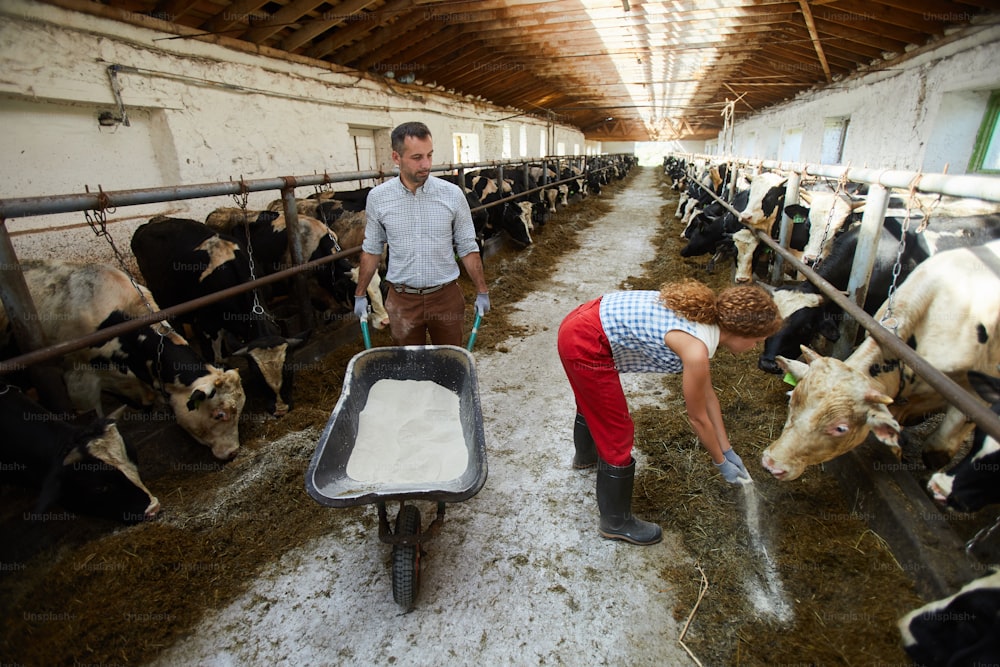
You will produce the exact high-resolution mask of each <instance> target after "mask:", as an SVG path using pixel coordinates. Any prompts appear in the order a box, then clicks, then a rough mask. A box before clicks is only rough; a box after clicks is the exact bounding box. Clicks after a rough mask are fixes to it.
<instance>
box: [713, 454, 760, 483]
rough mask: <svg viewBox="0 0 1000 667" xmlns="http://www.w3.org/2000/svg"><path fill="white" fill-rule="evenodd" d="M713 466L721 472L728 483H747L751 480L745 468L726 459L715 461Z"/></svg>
mask: <svg viewBox="0 0 1000 667" xmlns="http://www.w3.org/2000/svg"><path fill="white" fill-rule="evenodd" d="M715 467H716V468H718V469H719V472H720V473H722V476H723V477H724V478H725V480H726V481H727V482H729V483H730V484H747V483H748V482H750V481H752V480H751V479H750V475H749V474H748V473H747V471H746V468H741V467H740V466H738V465H736V464H735V463H733V462H732V461H729V460H728V459H727V460H724V461H723V462H722V463H716V464H715Z"/></svg>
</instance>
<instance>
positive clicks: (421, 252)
mask: <svg viewBox="0 0 1000 667" xmlns="http://www.w3.org/2000/svg"><path fill="white" fill-rule="evenodd" d="M365 214H366V216H367V223H366V226H365V240H364V242H363V243H362V244H361V249H362V250H364V251H365V252H367V253H371V254H373V255H380V254H382V250H383V247H384V245H385V244H388V245H389V266H388V270H387V271H386V280H388V281H389V282H391V283H395V284H397V285H399V284H402V285H407V286H409V287H417V288H424V287H433V286H435V285H442V284H444V283H448V282H451V281H452V280H455V279H456V278H458V275H459V269H458V262H456V261H455V255H456V254H457V255H458V256H459V257H464V256H465V255H467V254H469V253H470V252H479V245H478V244H477V243H476V230H475V227H474V226H473V224H472V213H471V211H470V210H469V202H468V200H467V199H466V198H465V193H464V192H462V190H461V188H459V187H458V186H457V185H455V184H453V183H449V182H448V181H445V180H442V179H440V178H435V177H434V176H433V175H432V176H430V177H428V179H427V181H426V182H425V183H424V184H423V185H422V186H420V187H419V188H417V191H416V193H413V192H410V191H409V190H408V189H407V188H406V186H405V185H403V183H402V181H400V180H399V177H398V176H397V177H395V178H393V179H391V180H388V181H386V182H385V183H382V184H381V185H378V186H376V187H374V188H372V190H371V192H369V193H368V201H367V206H366V209H365Z"/></svg>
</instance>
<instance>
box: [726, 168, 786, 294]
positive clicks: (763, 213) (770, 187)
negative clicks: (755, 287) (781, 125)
mask: <svg viewBox="0 0 1000 667" xmlns="http://www.w3.org/2000/svg"><path fill="white" fill-rule="evenodd" d="M787 181H788V177H787V176H782V175H781V174H776V173H773V172H764V173H761V174H757V175H756V176H754V177H753V178H751V179H750V195H749V197H748V198H747V204H746V206H744V207H743V208H742V209H740V221H741V222H742V223H743V224H744V225H746V227H747V229H744V230H741V231H739V232H737V233H736V234H734V235H733V241H734V242H735V243H736V250H737V258H736V282H737V283H747V282H750V280H751V279H752V278H753V271H752V265H753V255H754V252H755V251H756V249H757V246H758V244H759V242H758V240H757V237H756V236H755V235H754V234H752V233H751V230H761V231H763V232H765V233H767V234H770V233H771V230H772V229H773V227H774V225H775V222H776V221H777V218H778V214H779V213H780V212H781V210H782V208H783V207H784V204H785V184H786V182H787Z"/></svg>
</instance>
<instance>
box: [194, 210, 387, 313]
mask: <svg viewBox="0 0 1000 667" xmlns="http://www.w3.org/2000/svg"><path fill="white" fill-rule="evenodd" d="M248 213H249V218H250V219H249V220H248V221H247V222H244V221H243V211H242V210H241V209H238V208H222V209H216V210H214V211H212V212H211V213H209V215H208V216H207V217H206V218H205V224H206V225H208V226H210V227H212V228H213V229H215V230H216V231H218V232H221V233H223V234H228V235H230V236H231V237H233V238H234V239H236V240H237V242H238V243H239V244H240V246H241V247H244V248H247V249H248V251H249V253H250V255H251V256H252V257H253V261H254V266H255V268H256V270H257V274H256V275H257V277H258V278H259V277H261V276H267V275H271V274H272V273H277V272H279V271H282V270H284V269H287V268H290V267H292V266H293V262H292V259H291V248H290V246H289V243H288V229H287V227H286V226H285V216H284V214H283V213H281V212H279V211H249V212H248ZM297 217H298V223H299V231H300V234H301V238H300V240H299V241H300V244H301V246H300V247H301V248H302V255H303V260H304V261H306V262H310V261H312V260H315V259H321V258H323V257H329V256H330V255H334V254H336V253H338V252H340V251H341V249H342V248H341V246H340V244H339V242H338V240H337V238H336V235H335V234H333V231H332V230H331V229H330V228H329V227H327V226H326V225H325V224H323V223H322V222H321V221H319V220H317V219H316V218H312V217H309V216H306V215H299V216H297ZM351 269H352V267H351V264H350V262H348V261H347V260H346V259H340V260H336V261H334V262H332V263H331V264H330V265H329V266H321V267H318V268H316V269H315V270H313V271H310V272H308V273H307V275H308V276H309V278H310V280H309V282H308V285H309V288H310V296H311V297H312V299H313V300H314V301H315V302H316V303H317V304H319V305H320V306H321V307H322V308H323V309H332V308H341V309H342V308H348V309H351V310H353V308H354V287H355V283H354V282H353V281H352V280H351ZM369 289H370V287H369ZM282 290H290V287H289V285H279V284H275V285H272V286H271V290H270V293H271V296H272V297H275V296H277V295H278V294H284V293H287V292H283V291H282Z"/></svg>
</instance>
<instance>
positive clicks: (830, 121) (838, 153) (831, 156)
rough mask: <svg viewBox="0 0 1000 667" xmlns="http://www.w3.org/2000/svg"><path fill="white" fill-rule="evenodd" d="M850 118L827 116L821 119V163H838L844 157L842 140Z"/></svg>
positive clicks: (845, 134)
mask: <svg viewBox="0 0 1000 667" xmlns="http://www.w3.org/2000/svg"><path fill="white" fill-rule="evenodd" d="M850 120H851V119H850V118H847V117H842V118H827V119H825V120H824V121H823V146H822V148H820V157H819V161H820V163H821V164H840V162H841V160H842V159H843V157H844V140H845V139H846V138H847V125H848V123H849V122H850Z"/></svg>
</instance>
